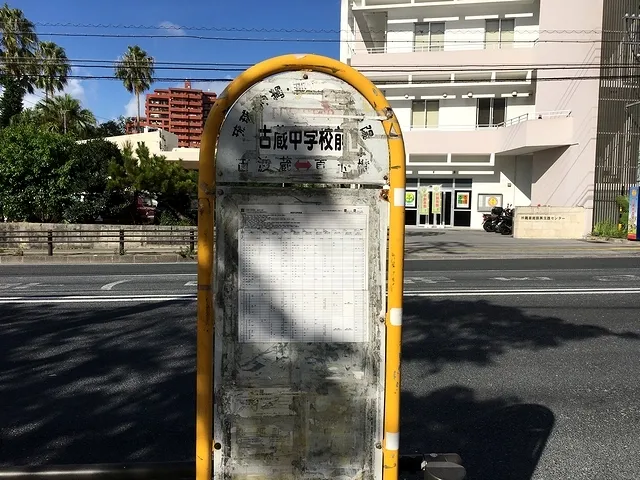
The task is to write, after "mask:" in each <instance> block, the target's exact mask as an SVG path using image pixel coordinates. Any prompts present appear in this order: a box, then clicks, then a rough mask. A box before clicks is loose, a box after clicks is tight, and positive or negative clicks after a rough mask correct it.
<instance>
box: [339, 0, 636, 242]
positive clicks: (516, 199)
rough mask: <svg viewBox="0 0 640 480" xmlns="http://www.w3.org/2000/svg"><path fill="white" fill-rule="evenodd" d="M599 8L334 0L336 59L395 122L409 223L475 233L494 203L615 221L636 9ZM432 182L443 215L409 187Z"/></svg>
mask: <svg viewBox="0 0 640 480" xmlns="http://www.w3.org/2000/svg"><path fill="white" fill-rule="evenodd" d="M603 2H604V0H587V1H585V0H457V1H455V2H451V1H445V0H342V7H341V8H342V10H341V30H342V34H341V36H342V38H341V40H342V42H341V54H340V56H341V61H343V62H345V63H348V64H350V65H351V66H353V67H355V68H356V69H358V70H360V71H361V72H362V73H363V74H365V75H366V76H367V77H369V78H370V79H371V80H372V81H373V82H374V83H375V84H376V85H377V86H378V87H379V88H380V89H381V90H382V91H383V92H384V94H385V95H386V97H387V98H388V99H389V101H390V103H391V104H392V106H393V108H394V111H395V112H396V114H397V116H398V118H399V120H400V123H401V126H402V129H403V134H404V138H405V144H406V150H407V177H408V178H407V191H408V195H407V224H410V225H425V224H434V223H437V224H444V225H450V226H471V227H476V228H478V227H480V225H481V222H482V212H484V211H488V210H489V209H490V207H491V205H494V204H496V203H497V204H502V205H506V204H512V205H514V206H516V207H525V206H536V205H545V206H549V207H550V209H551V210H549V209H547V211H553V208H555V207H558V208H560V207H575V208H574V213H575V210H576V209H581V210H583V211H584V221H581V222H579V223H580V225H577V226H574V228H578V229H579V230H581V231H582V233H583V234H586V233H588V232H589V231H591V228H592V225H593V223H594V222H599V221H602V220H606V219H613V218H614V217H616V215H617V207H616V204H615V198H616V196H617V195H619V194H621V193H624V192H626V191H628V187H629V185H630V184H633V183H635V180H636V172H637V160H638V137H639V135H638V134H639V130H638V124H636V123H635V122H634V121H633V120H634V117H633V114H634V112H633V108H626V107H627V106H628V105H629V104H631V103H632V102H634V101H636V100H637V99H638V98H640V97H639V96H638V94H639V93H640V92H639V89H638V79H637V73H638V71H637V67H635V66H632V67H626V65H630V64H632V63H633V62H635V61H636V60H635V57H634V53H633V48H632V43H633V42H632V41H630V37H629V35H628V34H627V29H626V25H627V24H628V20H625V15H626V14H638V13H639V12H638V2H631V1H630V0H607V8H606V9H605V8H603ZM603 30H604V31H608V32H611V33H606V34H604V35H603V33H602V32H603ZM609 75H611V76H612V77H610V78H607V77H608V76H609ZM630 75H634V77H633V78H632V77H630ZM639 110H640V107H639ZM434 185H435V186H436V189H437V188H438V187H437V186H439V188H440V189H441V191H442V192H443V196H442V213H441V215H437V216H436V215H432V214H429V215H419V214H418V213H419V211H418V205H417V202H416V201H415V200H416V195H413V196H412V195H411V193H412V192H416V191H417V190H418V187H419V186H423V187H424V186H426V187H430V188H431V189H433V187H432V186H434ZM429 198H431V197H429ZM431 204H433V202H431ZM516 209H517V208H516ZM578 217H580V215H578Z"/></svg>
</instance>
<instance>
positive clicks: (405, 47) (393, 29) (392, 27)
mask: <svg viewBox="0 0 640 480" xmlns="http://www.w3.org/2000/svg"><path fill="white" fill-rule="evenodd" d="M414 29H415V24H414V23H413V22H407V23H388V24H387V53H405V52H413V36H414Z"/></svg>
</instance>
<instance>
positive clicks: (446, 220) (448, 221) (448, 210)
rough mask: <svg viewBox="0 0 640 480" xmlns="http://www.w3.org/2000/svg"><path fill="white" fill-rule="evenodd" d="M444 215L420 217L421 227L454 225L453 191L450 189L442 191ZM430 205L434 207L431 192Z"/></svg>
mask: <svg viewBox="0 0 640 480" xmlns="http://www.w3.org/2000/svg"><path fill="white" fill-rule="evenodd" d="M441 192H442V210H441V211H442V214H441V215H434V214H433V213H429V215H420V218H419V225H436V224H437V225H444V226H446V227H450V226H452V225H453V223H452V220H453V215H452V211H453V208H452V207H453V191H452V190H449V189H442V190H441ZM429 205H433V192H429Z"/></svg>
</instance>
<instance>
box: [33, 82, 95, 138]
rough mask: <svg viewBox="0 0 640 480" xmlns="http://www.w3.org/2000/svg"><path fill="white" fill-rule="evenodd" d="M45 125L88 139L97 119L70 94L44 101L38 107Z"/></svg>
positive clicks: (54, 129) (57, 130)
mask: <svg viewBox="0 0 640 480" xmlns="http://www.w3.org/2000/svg"><path fill="white" fill-rule="evenodd" d="M36 110H38V111H39V113H40V115H41V121H42V124H43V125H47V126H48V127H49V129H51V130H53V131H56V132H61V133H73V134H74V135H76V136H78V137H79V138H86V136H87V134H88V133H89V132H91V130H92V129H93V128H95V126H96V124H97V122H96V117H95V116H94V115H93V113H92V112H91V111H90V110H87V109H86V108H83V107H82V105H81V104H80V101H79V100H78V99H76V98H73V97H72V96H71V95H69V94H68V93H65V94H64V95H57V96H55V97H51V98H47V99H44V100H42V101H40V102H38V104H37V105H36Z"/></svg>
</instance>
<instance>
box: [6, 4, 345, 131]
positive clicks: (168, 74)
mask: <svg viewBox="0 0 640 480" xmlns="http://www.w3.org/2000/svg"><path fill="white" fill-rule="evenodd" d="M8 3H9V5H10V6H11V7H14V8H19V9H21V10H22V11H23V12H24V13H25V16H26V17H27V18H28V19H29V20H31V21H32V22H34V23H36V32H37V33H38V35H39V36H40V39H41V40H52V41H54V42H56V43H58V44H59V45H61V46H62V47H64V49H65V50H66V52H67V56H68V57H69V58H70V59H71V60H72V65H74V74H78V75H85V76H110V75H112V74H113V69H112V68H99V67H96V66H95V63H93V64H92V63H91V62H87V61H86V60H103V61H110V62H113V61H115V60H116V59H117V58H118V57H119V56H120V55H121V54H122V53H123V52H124V51H125V50H126V48H127V45H134V44H138V45H140V46H141V47H142V48H143V49H144V50H146V51H147V53H148V54H149V55H151V56H153V57H154V58H155V60H156V61H157V62H187V63H188V64H189V66H191V65H193V64H194V63H204V64H206V65H207V66H216V65H219V64H221V63H231V64H242V65H246V64H254V63H256V62H259V61H261V60H264V59H266V58H269V57H273V56H276V55H281V54H286V53H316V54H320V55H326V56H329V57H333V58H339V42H338V39H339V34H338V33H337V31H338V30H339V28H340V0H321V1H320V2H309V1H308V0H298V1H294V0H244V1H226V2H222V1H220V0H217V1H211V0H183V1H182V2H179V1H176V0H154V1H153V2H134V1H125V0H109V1H107V2H93V1H80V0H49V1H44V0H14V1H9V2H8ZM40 23H74V24H103V25H143V26H147V27H151V28H145V29H132V28H127V29H124V28H114V27H108V28H81V27H71V26H44V25H40ZM161 25H180V26H185V27H203V28H224V29H229V28H238V29H247V28H270V29H286V30H293V29H305V30H309V29H311V30H323V29H324V30H335V31H336V32H334V33H293V32H292V33H287V32H284V33H281V32H247V31H239V32H238V31H236V32H229V31H226V32H225V31H215V30H186V29H185V30H184V31H181V30H176V29H172V30H167V29H161V28H156V27H159V26H161ZM47 33H57V34H62V35H46V34H47ZM66 34H93V35H98V34H102V35H104V34H120V35H166V38H139V37H138V38H106V37H82V36H81V37H77V36H65V35H66ZM183 34H186V35H202V36H208V37H224V38H225V39H228V38H256V39H259V40H258V41H240V40H219V39H216V40H203V39H191V38H186V37H185V36H183ZM265 38H269V39H285V40H286V41H264V39H265ZM296 39H305V40H306V41H296ZM310 39H313V40H316V41H309V40H310ZM317 40H325V41H317ZM82 60H85V61H84V62H83V61H82ZM238 73H239V71H235V72H234V71H206V70H201V71H194V70H176V69H175V66H173V67H172V69H165V70H161V69H160V68H159V67H157V69H156V76H157V77H165V78H170V79H175V80H172V81H158V82H156V83H155V84H154V85H153V86H152V90H153V89H154V88H163V87H166V86H168V85H181V84H183V82H184V79H187V78H189V79H192V83H193V86H194V87H196V88H203V89H205V90H207V89H209V90H211V91H215V92H216V93H219V92H220V91H221V89H222V88H223V87H224V82H219V81H217V80H218V79H225V78H233V77H234V76H235V75H237V74H238ZM198 79H200V80H198ZM66 91H68V92H69V93H70V94H72V95H74V96H75V97H76V98H79V99H80V100H81V101H82V102H83V104H84V106H85V107H87V108H89V109H91V110H92V111H93V112H94V113H95V115H96V116H97V117H98V121H106V120H108V119H111V118H115V117H118V116H119V115H123V114H125V113H133V112H135V101H132V97H131V95H130V94H129V93H128V92H127V91H126V90H125V89H124V87H123V86H122V84H121V83H120V82H119V81H117V80H95V79H91V80H84V79H72V80H70V82H69V85H68V86H67V88H66ZM39 96H42V95H41V94H40V93H37V94H36V95H35V96H31V95H29V96H27V97H26V98H25V107H29V106H32V105H33V103H34V102H37V101H38V100H39ZM143 105H144V104H143ZM143 108H144V107H143Z"/></svg>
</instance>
